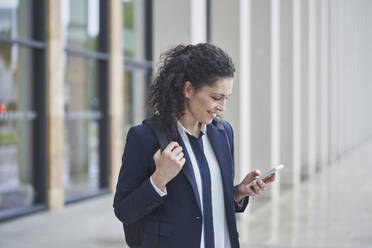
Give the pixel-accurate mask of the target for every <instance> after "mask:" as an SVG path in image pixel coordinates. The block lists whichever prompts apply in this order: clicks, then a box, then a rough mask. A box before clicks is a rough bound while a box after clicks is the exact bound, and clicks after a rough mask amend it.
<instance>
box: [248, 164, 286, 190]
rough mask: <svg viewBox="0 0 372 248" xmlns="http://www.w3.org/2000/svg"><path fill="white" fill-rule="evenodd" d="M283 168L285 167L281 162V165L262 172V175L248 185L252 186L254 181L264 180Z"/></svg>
mask: <svg viewBox="0 0 372 248" xmlns="http://www.w3.org/2000/svg"><path fill="white" fill-rule="evenodd" d="M283 168H284V164H280V165H278V166H276V167H274V168H272V169H271V170H269V171H267V172H265V173H264V174H262V175H261V176H259V177H258V178H257V179H255V180H253V181H252V182H250V183H249V184H248V185H249V186H252V183H253V182H254V181H257V180H264V179H266V178H268V177H270V176H271V175H272V174H274V173H276V172H278V171H279V170H281V169H283Z"/></svg>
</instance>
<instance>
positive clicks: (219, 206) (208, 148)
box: [150, 122, 231, 248]
mask: <svg viewBox="0 0 372 248" xmlns="http://www.w3.org/2000/svg"><path fill="white" fill-rule="evenodd" d="M177 128H178V132H179V133H180V135H181V137H182V141H183V143H184V144H185V146H186V150H187V153H188V154H189V157H190V160H191V165H192V168H193V171H194V175H195V180H196V186H197V188H198V193H199V199H200V204H201V211H202V213H203V195H202V192H203V191H202V184H201V177H200V171H199V167H198V164H197V162H196V161H197V160H196V158H195V155H194V152H193V150H192V147H191V145H190V142H189V139H188V137H187V135H186V133H188V134H190V135H192V134H191V133H190V132H189V131H188V130H187V129H186V128H184V127H183V126H182V124H181V123H180V122H177ZM201 132H203V134H204V135H203V136H202V140H203V149H204V154H205V157H206V158H207V161H208V165H209V171H210V175H211V192H212V208H213V229H214V242H215V248H230V247H231V244H230V236H229V230H228V227H227V221H226V215H225V201H224V194H223V184H222V177H221V171H220V167H219V164H218V161H217V158H216V155H215V154H214V151H213V148H212V145H211V143H210V141H209V139H208V136H207V126H206V125H205V124H204V125H202V128H201ZM150 180H151V183H152V185H153V186H154V188H155V190H156V191H157V192H158V193H159V195H160V196H164V195H166V194H167V193H166V191H165V192H162V191H161V190H160V189H158V188H157V187H156V186H155V184H154V183H153V182H152V179H151V178H150ZM200 247H201V248H205V246H204V222H203V224H202V235H201V242H200Z"/></svg>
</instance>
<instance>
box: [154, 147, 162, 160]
mask: <svg viewBox="0 0 372 248" xmlns="http://www.w3.org/2000/svg"><path fill="white" fill-rule="evenodd" d="M160 154H161V151H160V149H158V150H157V151H156V152H155V153H154V156H153V159H154V161H156V160H158V158H159V156H160Z"/></svg>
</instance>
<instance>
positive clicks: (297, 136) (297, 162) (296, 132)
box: [292, 0, 302, 187]
mask: <svg viewBox="0 0 372 248" xmlns="http://www.w3.org/2000/svg"><path fill="white" fill-rule="evenodd" d="M301 3H302V1H300V0H293V3H292V4H293V9H292V12H293V20H292V25H293V26H292V29H293V33H292V37H293V54H292V56H293V57H292V61H293V66H292V80H293V86H292V90H293V96H292V99H293V100H292V115H293V117H292V126H293V132H292V164H293V173H292V181H293V184H294V187H297V186H298V185H299V183H300V181H301V126H302V125H301V124H302V123H301V107H302V105H301V88H302V84H301V76H302V70H301V61H302V57H301V56H302V53H301V50H302V49H301V43H302V40H301V35H302V33H301V25H302V22H301Z"/></svg>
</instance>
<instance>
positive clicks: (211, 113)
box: [207, 110, 217, 118]
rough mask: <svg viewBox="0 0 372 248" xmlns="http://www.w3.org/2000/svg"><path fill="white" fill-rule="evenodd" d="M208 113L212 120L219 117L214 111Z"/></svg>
mask: <svg viewBox="0 0 372 248" xmlns="http://www.w3.org/2000/svg"><path fill="white" fill-rule="evenodd" d="M207 112H208V114H209V115H210V116H211V117H212V118H216V116H217V112H212V111H208V110H207Z"/></svg>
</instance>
